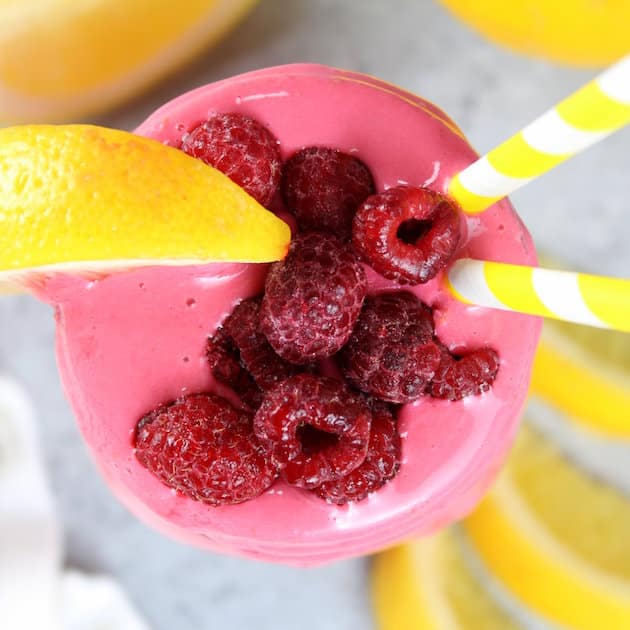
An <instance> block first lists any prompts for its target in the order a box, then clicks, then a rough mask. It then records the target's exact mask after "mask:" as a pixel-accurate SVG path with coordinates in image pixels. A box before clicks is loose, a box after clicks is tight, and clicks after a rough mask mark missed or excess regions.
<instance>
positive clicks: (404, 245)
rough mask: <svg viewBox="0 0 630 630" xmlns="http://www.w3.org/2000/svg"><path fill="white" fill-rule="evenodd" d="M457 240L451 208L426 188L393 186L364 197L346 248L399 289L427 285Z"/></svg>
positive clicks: (457, 226)
mask: <svg viewBox="0 0 630 630" xmlns="http://www.w3.org/2000/svg"><path fill="white" fill-rule="evenodd" d="M459 239H460V216H459V211H458V209H457V207H456V206H455V205H454V204H453V202H451V201H450V200H449V199H447V198H446V197H444V196H443V195H441V194H440V193H437V192H434V191H432V190H428V189H426V188H413V187H410V186H397V187H396V188H390V189H389V190H386V191H385V192H383V193H380V194H378V195H372V196H371V197H368V198H367V199H366V200H365V201H364V202H363V204H362V205H361V206H360V207H359V209H358V210H357V213H356V215H355V217H354V222H353V226H352V243H353V245H354V247H355V249H356V250H357V252H359V254H360V255H361V257H362V258H363V259H364V260H365V261H366V262H367V263H369V264H370V266H371V267H372V268H373V269H374V270H375V271H377V272H378V273H380V274H381V275H382V276H385V277H386V278H389V279H390V280H395V281H396V282H398V283H400V284H421V283H424V282H427V281H429V280H431V278H433V277H435V275H436V274H437V273H438V272H439V271H441V270H442V269H443V268H444V267H445V266H446V264H447V263H448V262H449V260H450V259H451V258H452V256H453V254H454V253H455V250H456V248H457V245H458V244H459Z"/></svg>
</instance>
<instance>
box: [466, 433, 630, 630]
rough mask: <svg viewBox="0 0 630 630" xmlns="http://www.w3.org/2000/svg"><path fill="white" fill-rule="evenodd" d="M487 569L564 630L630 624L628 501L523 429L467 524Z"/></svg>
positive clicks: (613, 629) (623, 628) (610, 629)
mask: <svg viewBox="0 0 630 630" xmlns="http://www.w3.org/2000/svg"><path fill="white" fill-rule="evenodd" d="M465 529H466V532H467V534H468V536H469V538H470V540H471V542H472V544H473V545H474V547H475V549H476V551H477V553H478V554H479V556H480V557H481V559H482V561H483V563H484V564H485V566H486V567H487V568H488V569H489V570H490V571H491V572H492V573H493V574H494V575H495V576H496V577H497V578H498V580H499V581H500V582H501V583H502V585H503V586H504V587H505V588H506V589H507V590H508V591H509V593H510V594H511V595H513V596H514V597H515V598H516V599H517V600H519V601H520V602H522V603H524V604H525V605H527V606H529V607H531V608H532V609H533V610H534V611H535V613H537V614H539V615H540V616H541V617H544V618H546V619H548V620H550V621H552V622H556V623H557V624H559V625H561V626H562V627H564V628H571V629H575V630H593V629H594V628H606V630H627V629H628V628H630V536H629V535H628V532H630V501H628V500H627V498H625V497H624V496H622V495H621V494H620V493H618V492H617V491H615V490H614V489H612V488H610V487H606V486H604V485H602V484H600V483H598V482H597V481H595V480H593V479H591V478H589V477H588V476H586V474H585V473H583V472H581V471H580V470H579V469H577V468H576V467H575V466H573V465H571V464H570V463H569V462H568V461H567V460H566V459H565V458H564V457H563V455H562V454H561V453H560V452H559V451H558V450H557V449H556V447H554V446H553V445H552V444H551V443H549V442H546V441H545V440H543V439H542V438H541V437H540V435H539V434H538V433H537V432H535V431H534V430H533V429H531V428H525V429H524V430H523V431H522V432H521V434H520V436H519V439H518V440H517V444H516V447H515V449H514V452H513V454H512V457H511V459H510V461H509V464H508V466H507V468H506V470H505V471H504V472H503V473H502V474H501V476H500V477H499V480H498V482H497V483H496V485H495V487H494V489H493V490H492V491H491V493H490V494H489V495H488V496H487V497H486V498H485V499H484V500H483V501H482V503H481V504H480V506H479V507H478V508H477V510H476V511H475V512H474V513H473V514H472V515H471V516H470V517H469V518H468V519H467V520H466V521H465Z"/></svg>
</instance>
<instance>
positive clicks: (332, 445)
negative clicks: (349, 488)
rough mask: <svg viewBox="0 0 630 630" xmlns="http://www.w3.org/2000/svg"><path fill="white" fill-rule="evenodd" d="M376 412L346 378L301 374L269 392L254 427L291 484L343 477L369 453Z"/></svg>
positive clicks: (309, 484)
mask: <svg viewBox="0 0 630 630" xmlns="http://www.w3.org/2000/svg"><path fill="white" fill-rule="evenodd" d="M371 419H372V414H371V412H370V409H369V407H368V406H367V404H366V403H365V402H364V401H363V400H362V399H361V398H360V396H358V395H356V394H353V393H352V392H351V391H350V390H349V389H348V388H347V387H346V386H345V385H344V384H343V383H342V382H340V381H337V380H335V379H332V378H327V377H325V376H314V375H312V374H299V375H297V376H292V377H291V378H289V379H287V380H286V381H283V382H282V383H280V384H279V385H278V386H277V387H275V388H274V389H272V390H270V391H269V392H267V394H266V395H265V399H264V400H263V403H262V405H261V406H260V408H259V409H258V411H257V412H256V415H255V416H254V431H255V433H256V435H257V436H258V438H259V439H260V440H261V442H262V443H263V444H265V445H266V446H267V447H268V448H269V449H270V451H271V458H272V461H273V463H274V464H275V465H276V466H278V467H279V468H280V469H281V472H282V476H283V477H284V478H285V479H286V481H287V482H288V483H290V484H292V485H295V486H299V487H301V488H314V487H316V486H319V485H321V484H322V483H324V482H326V481H333V480H335V479H341V478H342V477H343V476H344V475H347V474H348V473H349V472H350V471H352V470H354V469H355V468H357V467H358V466H359V465H360V464H361V463H362V462H363V461H364V460H365V456H366V454H367V449H368V441H369V435H370V422H371Z"/></svg>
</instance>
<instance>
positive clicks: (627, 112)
mask: <svg viewBox="0 0 630 630" xmlns="http://www.w3.org/2000/svg"><path fill="white" fill-rule="evenodd" d="M629 122H630V55H629V56H627V57H624V58H623V59H622V60H621V61H619V62H618V63H616V64H615V65H613V66H611V67H610V68H609V69H608V70H606V71H605V72H603V73H602V74H601V75H599V76H598V77H597V78H596V79H594V80H593V81H591V82H590V83H587V84H586V85H585V86H584V87H582V88H581V89H579V90H578V91H577V92H575V93H574V94H572V95H571V96H569V97H568V98H566V99H564V100H563V101H561V102H560V103H559V104H558V105H556V106H555V107H553V108H552V109H550V110H549V111H548V112H546V113H545V114H543V115H542V116H540V117H539V118H537V119H536V120H534V122H532V123H531V124H529V125H527V127H525V128H524V129H523V130H522V131H519V132H518V133H517V134H515V135H513V136H512V137H511V138H510V139H509V140H506V141H505V142H504V143H503V144H500V145H499V146H498V147H496V148H495V149H492V151H490V152H489V153H487V154H486V155H484V156H483V157H481V158H479V159H478V160H477V161H476V162H473V163H472V164H471V165H470V166H468V167H466V168H465V169H464V170H463V171H461V172H460V173H458V174H457V175H455V177H454V178H453V179H452V180H451V183H450V187H449V193H450V194H451V196H452V197H453V198H454V199H455V200H456V201H457V202H458V203H459V204H460V205H461V206H462V208H463V209H464V212H466V213H468V214H478V213H480V212H483V211H484V210H486V209H487V208H488V207H489V206H491V205H492V204H493V203H495V202H496V201H498V200H499V199H502V198H503V197H505V196H507V195H509V194H510V193H512V192H514V191H515V190H517V189H518V188H520V187H521V186H524V185H525V184H527V183H528V182H530V181H532V180H533V179H535V178H536V177H538V176H539V175H542V174H543V173H546V172H547V171H549V170H551V169H552V168H553V167H554V166H556V165H557V164H560V163H561V162H564V161H565V160H566V159H568V158H570V157H572V156H573V155H575V154H576V153H579V152H580V151H582V150H583V149H586V148H587V147H590V146H591V145H592V144H595V143H596V142H599V141H600V140H601V139H602V138H605V137H606V136H608V135H610V134H611V133H612V132H614V131H616V130H617V129H620V128H621V127H623V126H624V125H626V124H628V123H629Z"/></svg>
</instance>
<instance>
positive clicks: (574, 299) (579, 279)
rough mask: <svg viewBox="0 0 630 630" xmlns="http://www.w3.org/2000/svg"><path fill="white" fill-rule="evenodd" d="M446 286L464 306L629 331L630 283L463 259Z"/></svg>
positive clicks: (602, 277) (449, 277)
mask: <svg viewBox="0 0 630 630" xmlns="http://www.w3.org/2000/svg"><path fill="white" fill-rule="evenodd" d="M447 284H448V287H449V289H450V290H451V292H452V293H453V295H455V297H457V298H458V299H459V300H461V301H463V302H465V303H469V304H478V305H480V306H488V307H491V308H499V309H502V310H508V311H516V312H518V313H527V314H530V315H539V316H542V317H551V318H553V319H560V320H564V321H570V322H576V323H578V324H587V325H590V326H597V327H599V328H611V329H614V330H621V331H624V332H630V279H623V278H608V277H604V276H593V275H589V274H585V273H576V272H570V271H556V270H553V269H542V268H540V267H528V266H523V265H510V264H506V263H497V262H488V261H481V260H472V259H461V260H458V261H457V262H456V263H455V264H454V265H453V266H452V267H451V269H450V271H449V272H448V280H447Z"/></svg>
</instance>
